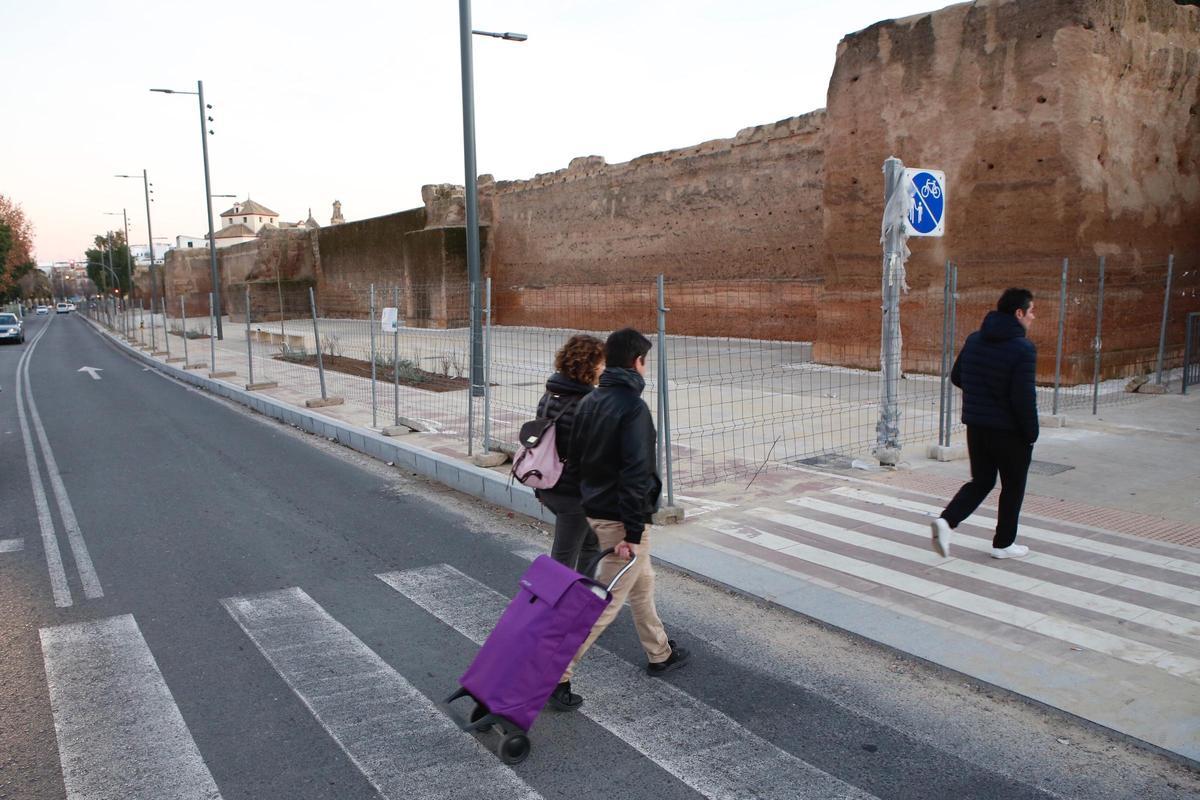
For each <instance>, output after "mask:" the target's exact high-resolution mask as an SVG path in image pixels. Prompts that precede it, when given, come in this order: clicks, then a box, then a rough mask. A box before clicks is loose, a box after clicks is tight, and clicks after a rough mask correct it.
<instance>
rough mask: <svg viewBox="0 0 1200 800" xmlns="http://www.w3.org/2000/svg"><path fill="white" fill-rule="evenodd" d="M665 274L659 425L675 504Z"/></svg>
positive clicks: (660, 306)
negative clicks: (668, 385)
mask: <svg viewBox="0 0 1200 800" xmlns="http://www.w3.org/2000/svg"><path fill="white" fill-rule="evenodd" d="M663 284H664V281H663V276H662V274H661V273H659V276H658V398H659V401H658V402H659V406H658V407H659V411H660V413H661V414H662V416H661V417H659V420H658V425H659V428H660V429H661V431H662V440H663V453H662V461H663V463H664V464H665V465H666V467H667V505H668V506H673V505H675V476H674V471H673V469H672V464H671V393H670V391H668V389H667V381H668V379H669V377H670V371H669V370H668V368H667V312H668V311H670V310H671V309H669V308H667V301H666V290H665V287H664V285H663Z"/></svg>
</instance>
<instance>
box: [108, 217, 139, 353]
mask: <svg viewBox="0 0 1200 800" xmlns="http://www.w3.org/2000/svg"><path fill="white" fill-rule="evenodd" d="M104 213H105V215H106V216H109V217H116V216H119V217H120V218H121V220H122V221H123V222H124V223H125V276H126V280H128V281H129V290H128V291H127V292H126V293H125V304H126V305H127V306H128V303H129V297H130V296H131V295H132V293H133V256H132V255H130V251H129V215H128V214H126V213H125V209H123V208H122V209H121V213H120V214H117V212H115V211H105V212H104ZM112 263H113V258H112V232H111V231H110V232H109V238H108V264H109V266H110V267H111V266H112ZM113 277H114V278H117V274H116V272H115V271H114V272H113ZM117 302H118V303H120V302H121V279H120V278H117ZM118 310H119V309H118ZM122 320H124V317H122ZM126 333H128V331H126Z"/></svg>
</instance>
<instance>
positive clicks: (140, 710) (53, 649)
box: [40, 614, 221, 800]
mask: <svg viewBox="0 0 1200 800" xmlns="http://www.w3.org/2000/svg"><path fill="white" fill-rule="evenodd" d="M40 635H41V643H42V655H43V660H44V662H45V665H46V682H47V685H48V686H49V690H50V707H51V710H52V712H53V715H54V731H55V736H56V738H57V740H58V752H59V758H60V760H61V762H62V774H63V783H64V784H65V786H66V790H67V797H68V799H69V800H85V798H86V799H89V800H90V798H101V797H114V798H115V797H122V798H151V797H153V798H161V800H219V798H220V797H221V794H220V792H219V791H218V790H217V785H216V783H215V782H214V781H213V777H212V775H211V774H210V773H209V771H208V767H207V766H205V763H204V760H203V759H202V758H201V756H200V751H199V750H198V749H197V747H196V743H195V742H194V741H193V740H192V735H191V733H190V732H189V730H188V727H187V725H186V723H185V722H184V720H183V717H182V715H181V714H180V713H179V708H178V707H177V706H176V704H175V699H174V697H173V696H172V694H171V690H170V689H169V688H167V684H166V682H165V681H164V680H163V676H162V673H161V672H159V669H158V663H157V662H156V661H155V659H154V655H153V654H152V653H151V652H150V648H149V647H148V646H147V644H146V641H145V639H144V638H142V632H141V630H140V629H139V628H138V624H137V622H136V621H134V618H133V617H132V616H130V615H128V614H125V615H122V616H117V617H108V618H105V619H100V620H95V621H92V622H80V623H75V624H70V625H59V626H55V627H49V628H42V629H41V631H40Z"/></svg>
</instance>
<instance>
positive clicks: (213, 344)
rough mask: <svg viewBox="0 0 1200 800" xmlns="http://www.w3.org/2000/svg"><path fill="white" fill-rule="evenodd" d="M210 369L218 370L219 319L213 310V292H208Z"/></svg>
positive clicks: (211, 370) (210, 370)
mask: <svg viewBox="0 0 1200 800" xmlns="http://www.w3.org/2000/svg"><path fill="white" fill-rule="evenodd" d="M208 371H209V372H216V371H217V320H216V317H215V316H214V312H213V296H212V292H209V293H208Z"/></svg>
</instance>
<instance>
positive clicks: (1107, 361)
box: [88, 257, 1200, 488]
mask: <svg viewBox="0 0 1200 800" xmlns="http://www.w3.org/2000/svg"><path fill="white" fill-rule="evenodd" d="M926 267H928V265H926ZM953 267H954V273H953V274H952V275H948V276H947V277H946V279H945V280H943V278H942V277H941V276H940V275H936V274H932V275H931V278H932V279H930V278H929V277H924V276H926V275H927V274H928V270H927V269H926V270H925V271H923V272H922V273H921V274H922V276H923V278H924V280H923V282H922V283H921V284H920V285H914V286H912V288H911V291H910V292H909V293H908V294H907V295H904V296H902V297H901V299H900V308H901V327H902V331H903V338H902V341H901V342H899V344H900V347H899V348H898V349H899V351H900V352H901V353H902V359H901V364H902V370H903V372H902V375H899V376H898V380H897V379H893V380H891V381H887V380H885V379H884V376H883V373H882V372H881V369H880V362H881V345H880V342H881V325H880V322H879V319H880V318H879V311H878V308H879V306H878V305H877V304H875V303H876V302H877V301H866V302H864V304H863V307H862V310H863V311H864V312H866V313H864V314H858V315H857V316H854V317H853V318H847V319H844V320H838V319H831V318H829V317H826V318H823V319H818V315H819V314H820V313H821V308H820V303H821V296H822V295H821V287H820V286H819V285H818V284H815V283H806V282H804V281H797V280H781V281H769V280H758V281H739V282H738V283H736V284H731V283H730V282H728V281H702V280H691V281H666V282H665V283H664V284H663V303H662V310H661V311H660V304H659V297H658V287H657V285H656V284H655V283H653V282H639V283H627V284H620V285H606V286H596V285H559V286H551V287H538V288H531V287H519V288H514V287H507V286H497V287H492V286H491V285H490V283H489V284H488V286H487V289H486V296H484V297H481V303H482V304H483V306H484V308H485V314H484V321H485V329H484V342H483V345H484V354H485V359H484V363H485V372H484V383H486V386H487V389H486V392H485V396H483V397H477V398H474V399H473V404H474V410H475V417H474V419H471V420H469V419H468V416H469V415H468V407H469V404H470V403H472V400H471V399H470V398H469V397H468V395H469V389H470V387H469V383H470V338H469V328H468V318H469V308H470V295H469V292H468V290H467V287H466V285H465V283H457V284H456V283H452V282H447V281H440V282H434V283H429V284H419V285H418V284H413V283H412V282H408V281H405V282H399V283H396V284H389V285H384V284H375V285H372V284H370V283H342V284H339V285H337V286H336V287H330V288H326V289H325V290H323V291H322V292H315V291H314V292H311V294H310V287H309V286H308V285H307V284H299V283H295V284H280V283H278V282H271V281H267V282H263V283H254V282H251V283H249V284H246V285H242V286H237V287H234V288H233V289H232V290H231V291H230V292H229V295H228V296H227V297H225V298H224V306H225V309H226V310H227V311H228V312H229V317H228V318H227V319H228V321H227V322H226V323H225V325H224V334H225V338H224V339H223V340H220V341H218V340H215V339H214V338H212V337H211V335H210V334H211V333H212V330H213V327H214V325H213V321H212V319H211V317H210V316H209V298H208V295H206V294H205V295H185V296H183V297H182V298H180V297H178V296H176V297H173V298H172V300H171V301H170V302H168V303H167V304H166V306H167V307H166V308H165V309H162V308H161V307H160V308H159V309H157V310H156V311H157V313H152V312H151V310H150V309H149V308H147V307H145V305H144V304H141V303H139V304H135V305H134V306H133V307H131V308H125V309H121V308H120V307H119V306H117V305H116V304H114V303H113V302H112V301H111V300H105V299H100V300H98V301H97V308H95V309H90V310H89V312H88V313H89V314H90V315H91V316H93V318H96V319H98V320H101V321H102V322H104V324H106V325H109V326H110V327H111V328H112V329H114V330H115V331H117V332H118V333H121V332H127V333H128V335H129V337H130V340H131V341H132V342H133V343H135V344H137V345H139V346H142V347H144V348H145V349H147V350H150V351H154V352H156V353H159V354H160V355H162V356H167V354H168V351H169V356H168V357H169V358H171V359H172V360H175V359H178V360H179V361H182V362H183V363H184V365H185V366H187V367H189V368H200V367H201V366H206V367H207V368H208V370H209V371H210V372H212V373H214V374H221V373H226V376H227V377H230V378H231V379H233V380H236V381H238V382H242V383H246V384H268V383H276V384H278V387H277V388H276V389H275V390H274V391H275V392H276V393H277V395H278V396H281V397H283V398H284V399H287V400H289V401H291V402H295V403H297V404H303V403H304V402H305V401H306V400H315V399H318V398H322V397H324V398H342V399H344V403H345V405H346V406H348V407H349V408H348V410H350V411H353V412H354V413H356V414H358V416H357V417H356V419H366V418H367V417H369V419H370V424H371V425H372V426H374V427H377V428H382V427H385V426H388V425H392V424H394V423H396V422H398V421H400V420H401V419H406V420H408V421H414V422H418V423H420V424H421V425H422V426H423V427H425V428H427V429H429V430H431V431H433V432H435V433H439V434H442V435H444V436H447V437H448V438H450V439H452V440H453V441H454V442H455V446H456V447H458V446H461V445H462V444H464V443H468V436H469V434H468V431H471V432H472V433H473V441H471V442H469V444H471V445H474V446H476V447H478V446H480V445H482V446H483V448H484V449H511V448H512V447H513V446H514V444H515V440H516V437H517V431H518V429H519V427H520V425H521V424H522V423H523V422H525V421H527V420H528V419H530V418H531V417H532V416H533V414H534V413H535V409H536V406H537V403H538V399H539V398H540V397H541V395H542V393H543V391H544V385H545V381H546V379H547V377H548V376H549V375H550V374H551V373H552V372H553V371H554V357H555V353H556V352H557V351H558V349H559V348H560V347H561V346H562V345H563V344H564V343H565V342H566V340H567V339H568V338H569V337H570V336H571V335H573V334H575V333H590V334H592V335H595V336H597V337H598V338H601V339H603V338H604V337H606V336H607V334H608V333H609V332H610V331H612V330H614V329H616V328H620V327H625V326H630V327H634V328H636V329H638V330H640V331H642V332H643V333H644V334H646V335H647V336H649V337H650V338H651V339H652V341H654V343H655V346H654V348H653V349H652V350H651V353H650V356H649V359H648V364H647V374H646V384H647V386H646V392H645V394H644V399H645V401H646V403H647V405H648V406H649V407H650V409H651V412H652V415H653V416H654V419H655V423H656V425H659V427H660V428H661V427H662V426H661V424H660V419H661V418H662V413H663V412H662V409H663V404H664V401H665V403H666V405H667V407H668V408H669V412H670V417H669V419H670V425H669V431H666V432H664V433H665V434H669V435H664V436H663V438H664V439H667V440H669V442H670V446H669V454H670V464H671V466H672V467H673V475H674V484H675V486H678V487H680V488H684V487H688V486H694V485H700V484H708V483H713V482H717V481H722V480H731V479H735V478H741V477H745V476H752V475H754V474H757V473H758V472H760V471H761V470H765V469H786V468H788V467H789V466H792V465H796V466H800V465H805V464H821V463H834V464H842V465H846V466H848V465H849V463H850V461H851V460H852V459H853V458H855V457H863V456H865V455H866V454H868V453H870V452H872V451H874V450H875V448H876V445H877V444H878V443H879V442H880V441H882V439H881V435H880V427H879V426H880V419H881V412H882V410H883V409H884V407H885V404H884V400H885V398H886V399H887V401H888V402H887V404H886V407H887V408H890V409H893V414H892V415H891V416H890V417H889V419H890V420H891V421H890V423H889V425H891V426H894V427H892V428H891V433H890V434H889V435H890V436H891V437H892V440H893V441H894V442H895V443H896V444H899V445H900V446H902V447H905V448H912V447H919V446H923V445H925V444H928V443H933V442H935V441H944V442H945V443H949V441H950V438H951V437H953V436H956V435H961V432H962V426H961V424H960V423H959V421H958V420H959V415H960V413H961V412H960V410H961V397H960V396H959V393H958V391H957V390H950V389H946V390H944V389H943V387H944V386H946V383H945V381H944V376H945V374H946V373H948V371H949V366H950V364H951V363H952V361H953V358H954V356H955V355H956V354H957V352H958V350H959V349H960V348H961V346H962V342H963V340H964V339H965V338H966V336H967V335H968V334H970V333H971V332H972V331H974V330H976V329H977V328H978V327H979V324H980V322H981V321H982V319H983V317H984V316H985V314H986V313H987V312H988V311H989V310H990V309H992V308H994V307H995V303H996V299H997V297H998V296H999V294H1000V292H1002V291H1003V289H1004V288H1006V287H1007V286H1008V285H1009V284H1010V283H1011V282H1012V278H1011V276H1012V275H1013V274H1020V275H1022V276H1023V277H1022V278H1021V283H1022V285H1024V286H1026V287H1027V288H1029V289H1031V290H1032V291H1033V292H1034V295H1035V310H1036V320H1035V322H1034V324H1033V327H1032V328H1031V330H1030V336H1031V338H1032V339H1033V341H1034V342H1035V344H1036V345H1037V346H1038V352H1039V372H1038V380H1039V387H1038V404H1039V409H1040V410H1041V411H1042V412H1043V413H1054V412H1059V413H1061V412H1065V411H1072V410H1075V411H1079V410H1084V411H1086V410H1090V408H1091V407H1092V405H1093V403H1095V404H1096V406H1097V407H1099V406H1102V405H1112V404H1117V403H1127V402H1136V401H1137V399H1138V398H1139V397H1140V396H1141V395H1140V394H1134V393H1131V392H1128V391H1126V384H1127V383H1128V382H1129V380H1130V379H1131V378H1133V377H1137V376H1143V377H1146V376H1148V378H1149V380H1150V381H1151V382H1152V383H1153V382H1156V381H1157V380H1158V374H1159V367H1160V363H1161V370H1162V383H1163V385H1164V387H1165V388H1166V389H1167V390H1170V391H1177V390H1178V387H1179V385H1180V375H1181V374H1182V366H1183V360H1184V346H1185V334H1186V319H1187V316H1188V314H1189V312H1195V311H1197V310H1198V309H1200V261H1198V260H1197V259H1196V258H1194V257H1193V258H1189V259H1176V258H1171V259H1168V258H1163V259H1160V260H1155V261H1153V262H1152V263H1149V264H1146V263H1132V262H1128V261H1120V260H1111V261H1108V260H1106V262H1105V264H1104V268H1103V291H1101V265H1100V261H1099V259H1097V258H1090V259H1084V258H1073V259H1070V260H1069V261H1068V262H1067V263H1066V265H1065V270H1066V272H1065V281H1064V263H1063V261H1062V260H1061V259H1042V260H1037V261H1034V260H1030V261H1027V262H1021V261H1014V260H1013V259H996V260H991V261H988V260H975V261H970V262H960V263H957V264H954V265H953ZM1168 275H1169V276H1170V286H1169V288H1168ZM943 284H944V285H943ZM951 284H953V285H951ZM951 289H953V291H951ZM939 291H941V292H942V294H941V295H939V294H938V293H939ZM181 300H182V302H180V301H181ZM943 306H945V307H943ZM385 309H396V311H395V317H396V319H397V324H396V326H395V327H394V329H388V330H385V327H384V323H383V316H384V310H385ZM164 312H165V313H164ZM939 312H941V313H939ZM864 320H867V321H868V322H867V323H866V324H864ZM1164 320H1165V326H1164ZM660 324H661V325H662V341H663V345H662V346H659V337H658V336H657V335H656V334H657V333H658V332H659V327H660ZM848 325H859V326H860V327H861V328H862V329H861V330H860V331H855V332H854V333H853V335H847V331H846V329H845V326H848ZM838 326H840V329H839V327H838ZM829 331H832V332H833V335H830V334H829V333H828V332H829ZM1060 341H1061V345H1060ZM1160 341H1161V347H1160ZM1097 343H1098V344H1099V349H1097V348H1096V345H1097ZM885 349H886V348H885ZM1060 351H1061V353H1062V356H1061V358H1059V357H1058V354H1059V352H1060ZM318 353H319V355H320V362H321V363H320V367H321V368H320V369H319V368H318ZM1160 353H1161V355H1160ZM663 361H665V365H664V367H665V374H666V390H667V391H666V394H665V395H660V390H661V389H662V386H661V384H662V379H661V376H662V374H663V369H662V368H661V367H660V364H661V363H662V362H663ZM322 372H323V373H324V380H323V384H324V385H322V375H321V373H322ZM943 427H945V428H946V430H944V431H943V430H942V428H943ZM885 430H886V426H885ZM885 438H886V437H885ZM910 457H911V456H910Z"/></svg>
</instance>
